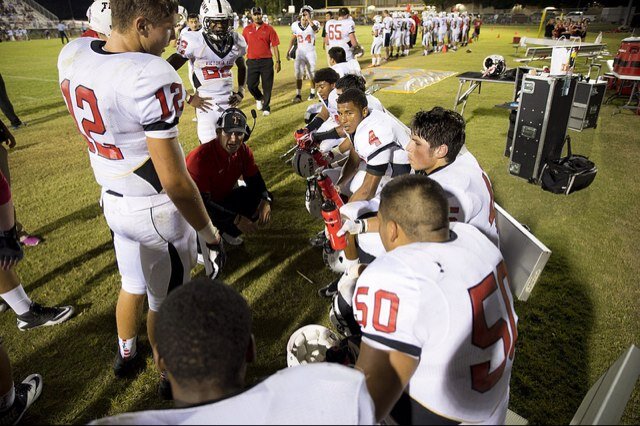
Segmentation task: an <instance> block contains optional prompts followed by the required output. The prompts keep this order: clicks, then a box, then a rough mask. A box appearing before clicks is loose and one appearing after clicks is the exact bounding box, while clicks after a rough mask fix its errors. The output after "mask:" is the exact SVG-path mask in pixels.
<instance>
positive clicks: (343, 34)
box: [325, 18, 356, 60]
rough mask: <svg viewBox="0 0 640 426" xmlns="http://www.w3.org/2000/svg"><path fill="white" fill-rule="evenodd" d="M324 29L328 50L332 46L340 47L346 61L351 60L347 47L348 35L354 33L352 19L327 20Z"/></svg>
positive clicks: (351, 55) (351, 54) (349, 49)
mask: <svg viewBox="0 0 640 426" xmlns="http://www.w3.org/2000/svg"><path fill="white" fill-rule="evenodd" d="M325 28H326V30H327V40H328V44H329V49H330V48H332V47H334V46H337V47H342V48H343V49H344V51H345V53H346V54H347V60H350V59H353V53H352V51H351V47H350V46H349V34H353V33H355V32H356V26H355V23H354V22H353V19H351V18H349V19H329V20H328V21H327V23H326V26H325Z"/></svg>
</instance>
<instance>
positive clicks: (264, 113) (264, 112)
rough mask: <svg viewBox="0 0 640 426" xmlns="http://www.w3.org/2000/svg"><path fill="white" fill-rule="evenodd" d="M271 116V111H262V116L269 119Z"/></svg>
mask: <svg viewBox="0 0 640 426" xmlns="http://www.w3.org/2000/svg"><path fill="white" fill-rule="evenodd" d="M269 114H271V112H269V111H262V115H263V116H264V117H268V116H269Z"/></svg>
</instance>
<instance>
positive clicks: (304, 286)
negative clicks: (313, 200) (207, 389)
mask: <svg viewBox="0 0 640 426" xmlns="http://www.w3.org/2000/svg"><path fill="white" fill-rule="evenodd" d="M277 30H278V33H279V34H280V37H281V42H282V44H283V45H284V46H281V48H280V53H281V55H282V58H283V61H282V67H283V71H282V72H281V73H280V74H277V75H276V83H275V90H274V98H273V101H272V114H271V116H270V117H268V118H263V117H262V116H261V115H260V116H259V117H258V124H257V126H256V129H255V132H254V134H253V135H252V137H251V140H250V142H249V145H250V146H251V147H252V149H253V150H254V152H255V155H256V160H257V162H258V164H259V165H260V166H261V169H262V174H263V176H264V177H265V179H266V181H267V185H268V186H269V187H270V189H271V190H272V191H273V192H274V194H275V206H274V214H273V223H272V224H271V226H270V228H269V229H267V230H264V231H261V232H259V233H258V234H257V235H255V236H252V237H249V238H247V241H246V243H245V246H244V247H243V248H240V249H232V250H230V253H229V257H230V261H229V264H228V266H227V268H226V269H225V271H224V276H223V279H224V280H225V281H227V282H228V283H229V284H231V285H233V286H234V287H235V288H237V289H238V290H240V291H242V294H243V295H244V296H245V297H246V298H247V299H248V300H249V302H250V304H251V306H252V307H253V309H254V324H255V326H254V333H255V335H256V338H257V343H258V362H257V363H256V364H254V365H253V366H252V367H251V368H250V370H249V379H250V380H254V379H256V378H259V377H263V376H265V375H267V374H270V373H272V372H274V371H275V370H277V369H280V368H283V367H285V366H286V358H285V345H286V341H287V339H288V338H289V336H290V334H291V333H292V332H293V331H294V330H296V329H297V328H299V327H300V326H302V325H306V324H309V323H322V324H325V325H328V310H329V304H328V302H327V300H325V299H320V298H319V297H318V296H317V295H316V290H317V289H318V288H319V287H320V286H321V285H324V284H325V283H326V282H328V281H329V280H330V279H331V278H332V274H331V273H330V272H329V271H327V270H326V268H325V267H324V266H323V264H322V259H321V256H320V252H319V251H317V250H316V249H312V248H311V247H310V246H309V245H308V244H307V239H308V238H309V237H310V236H312V235H313V234H314V233H316V232H317V231H318V230H319V229H320V228H321V224H320V222H318V221H315V220H314V219H312V218H311V217H310V216H309V215H308V214H307V212H306V210H305V209H304V189H305V186H304V183H303V181H302V179H301V178H299V177H298V176H296V175H294V173H293V171H292V170H291V169H290V168H289V167H287V166H286V165H284V163H283V162H282V161H281V160H279V158H278V157H279V156H280V154H282V153H284V152H285V151H286V150H287V149H288V148H289V147H290V146H291V145H292V143H293V138H292V134H293V131H294V130H295V129H296V128H298V127H301V124H302V123H303V114H304V110H305V108H306V106H307V105H309V103H308V102H304V103H302V104H297V105H292V104H291V102H290V101H291V99H292V98H293V96H294V89H295V82H294V79H293V63H292V62H287V61H286V60H285V59H284V56H285V51H286V46H287V45H288V41H289V30H288V27H277ZM516 31H517V32H518V33H519V35H529V36H533V35H535V33H536V32H537V28H536V29H535V30H534V28H533V27H524V26H523V27H515V26H511V27H498V26H496V27H491V26H483V27H482V34H481V40H480V42H479V43H474V44H472V45H470V46H469V49H470V50H471V53H466V52H465V49H464V48H463V49H461V50H460V51H458V52H455V53H453V52H450V53H447V54H438V55H430V56H428V57H423V56H420V49H418V48H415V49H414V50H413V51H412V54H411V56H410V57H408V58H402V59H400V60H397V61H394V62H392V63H391V64H390V65H391V66H394V67H406V68H425V69H429V70H444V71H456V72H465V71H476V70H480V68H481V64H482V60H483V59H484V58H485V57H486V56H488V55H490V54H493V53H498V54H502V55H503V56H504V57H505V58H506V60H507V65H508V66H509V67H513V66H515V65H516V63H515V62H513V58H514V56H513V55H514V52H513V51H514V49H513V48H512V47H511V43H510V42H511V38H512V36H513V35H514V32H516ZM498 35H499V36H500V37H498ZM594 36H595V35H594V34H591V35H590V36H589V38H588V40H589V41H590V40H592V39H593V37H594ZM625 36H626V35H622V34H605V38H604V41H606V42H607V43H608V44H609V50H610V51H611V52H615V51H616V50H617V47H618V45H619V42H620V40H621V39H622V38H624V37H625ZM358 37H359V38H360V40H361V42H362V43H363V44H364V46H365V50H366V51H367V54H366V55H365V56H364V58H363V59H362V62H361V63H362V65H363V66H367V65H368V64H369V63H370V55H369V53H368V48H369V46H370V40H371V36H370V34H369V28H368V27H358ZM60 48H61V45H60V41H59V40H57V39H52V40H49V41H46V40H35V41H30V42H20V43H0V73H2V75H3V78H4V80H5V83H6V85H7V90H8V92H9V95H10V98H11V99H12V102H13V104H14V106H15V108H16V112H17V113H18V115H19V116H20V117H21V119H22V120H24V121H26V122H28V123H29V126H28V127H27V128H24V129H21V130H19V131H17V132H16V133H15V136H16V140H17V143H18V145H17V146H16V147H15V148H14V149H13V150H11V152H10V154H9V156H10V165H11V172H12V183H13V188H12V189H13V194H14V202H15V204H16V208H17V215H18V218H19V220H20V221H21V222H22V223H23V224H24V225H25V227H26V228H27V229H28V230H29V231H30V232H31V233H36V234H40V235H43V236H44V237H45V238H46V241H45V242H44V243H43V244H41V245H39V246H37V247H35V248H27V249H26V250H25V254H26V256H25V260H24V261H23V262H22V263H21V264H20V265H19V267H18V273H19V275H20V277H21V278H22V282H23V284H24V287H25V289H26V290H27V292H28V293H29V294H30V295H31V296H32V298H33V299H34V300H36V301H38V302H41V303H44V304H49V305H51V304H72V305H74V306H75V307H76V316H75V318H73V319H72V320H70V321H69V322H68V323H66V324H64V325H61V326H56V327H51V328H47V329H43V330H34V331H31V332H27V333H23V332H20V331H18V329H17V327H16V324H15V317H14V315H13V313H12V312H5V313H2V314H0V329H1V330H2V332H1V335H2V337H3V338H4V342H5V345H6V347H7V349H8V351H9V353H10V357H11V360H12V364H13V368H14V378H15V379H16V380H22V378H23V377H24V376H26V375H27V374H30V373H32V372H38V373H40V374H42V375H43V377H44V392H43V394H42V396H41V397H40V399H39V400H38V401H37V402H36V404H34V406H33V407H32V408H31V409H30V410H29V412H28V414H27V416H26V417H25V422H26V423H35V424H40V423H86V422H88V421H90V420H92V419H94V418H96V417H101V416H104V415H111V414H116V413H121V412H125V411H130V410H141V409H145V408H159V407H166V406H168V404H165V403H163V402H161V401H159V399H158V398H157V397H156V394H155V391H156V385H157V381H158V374H157V373H156V371H155V370H154V368H153V365H152V361H151V357H149V358H148V361H147V368H146V370H145V371H144V372H143V373H142V374H140V375H139V376H138V377H137V378H136V379H133V380H116V379H115V378H114V376H113V373H112V370H111V363H112V361H113V356H114V352H115V350H116V345H115V343H116V340H115V338H116V336H115V318H114V310H115V302H116V295H117V293H118V290H119V287H120V284H119V276H118V273H117V267H116V265H115V258H114V253H113V249H112V245H111V240H110V237H109V231H108V228H107V226H106V223H105V221H104V219H103V216H102V213H101V210H100V207H99V206H98V198H99V187H98V185H97V184H96V183H95V180H94V178H93V173H92V171H91V168H90V165H89V161H88V158H87V154H86V144H85V142H84V140H83V139H82V138H81V137H80V136H79V134H78V132H77V130H76V128H75V126H74V124H73V122H72V120H71V118H70V117H69V114H68V112H67V111H66V108H65V106H64V102H63V100H62V96H61V94H60V91H59V88H58V84H57V68H56V61H57V55H58V53H59V51H60ZM171 51H172V49H167V52H166V55H167V56H168V54H169V53H171ZM325 64H326V62H325V55H324V52H323V51H322V50H321V49H320V47H318V68H321V67H323V66H325ZM579 65H580V66H582V67H584V61H582V60H581V61H579ZM180 74H181V76H182V78H183V80H185V82H186V81H187V79H186V66H185V67H184V68H183V69H182V70H181V71H180ZM457 86H458V80H457V79H456V78H455V77H451V78H448V79H446V80H444V81H442V82H440V83H437V84H434V85H432V86H430V87H428V88H426V89H424V90H422V91H419V92H418V93H417V94H415V95H403V94H388V93H384V92H378V93H377V94H376V96H378V97H379V99H380V100H381V101H382V102H383V104H384V105H385V107H387V108H388V109H389V110H391V111H392V112H393V113H394V114H395V115H396V116H397V117H399V118H400V119H401V120H402V121H403V122H405V123H408V122H409V121H410V119H411V117H412V115H413V114H414V113H415V112H416V111H417V110H419V109H421V108H422V109H429V108H431V107H433V106H436V105H439V106H443V107H446V108H451V107H452V106H453V102H454V97H455V93H456V90H457ZM512 90H513V87H512V86H511V85H496V84H494V85H486V87H483V90H482V94H481V95H478V94H477V92H476V93H474V94H473V95H471V97H470V99H469V102H468V104H467V108H466V111H465V118H466V119H467V122H468V125H467V146H468V148H469V149H470V150H471V151H472V152H473V153H474V155H475V156H476V157H477V158H478V160H479V161H480V163H481V164H482V166H483V168H484V169H485V171H486V172H487V173H488V174H489V176H490V177H491V179H492V182H493V186H494V190H495V196H496V201H497V202H498V203H499V204H500V205H502V206H503V207H504V208H505V209H507V211H509V212H510V213H511V214H512V215H513V216H514V217H515V218H517V219H518V220H519V221H520V222H522V223H525V224H527V225H528V226H529V227H530V228H531V229H532V231H533V232H534V233H535V234H536V236H537V237H538V238H539V239H540V240H542V241H543V242H544V243H545V244H546V245H547V246H549V248H551V250H552V251H553V254H552V256H551V259H550V261H549V263H548V265H547V268H546V270H545V272H544V273H543V275H542V276H541V278H540V281H539V283H538V285H537V286H536V288H535V289H534V291H533V294H532V296H531V297H530V299H529V301H528V302H526V303H518V304H517V305H516V311H517V313H518V316H519V318H520V323H519V340H518V342H517V351H516V360H515V363H514V370H513V375H512V380H511V402H510V408H511V409H512V410H514V411H516V412H517V413H519V414H520V415H522V416H524V417H526V418H528V419H529V420H530V421H531V422H533V423H554V424H556V423H568V422H569V421H570V420H571V418H572V416H573V413H574V412H575V410H576V409H577V408H578V405H579V404H580V402H581V400H582V398H583V397H584V395H585V393H586V392H587V390H588V389H589V388H590V387H591V385H592V384H593V383H594V382H595V381H596V380H597V378H598V377H599V376H600V375H601V374H602V373H603V372H604V371H605V369H606V368H607V367H608V366H609V365H610V364H611V363H612V362H613V361H614V360H615V359H617V358H618V356H619V355H620V354H621V353H622V351H624V350H625V349H626V348H627V347H628V346H629V345H630V344H632V343H635V344H636V345H640V310H639V309H638V300H640V285H639V282H638V277H639V276H640V262H638V257H637V256H638V253H639V252H640V251H639V250H638V248H637V247H638V240H639V239H640V227H639V225H638V218H637V214H638V212H640V187H639V186H638V183H637V181H636V179H637V178H636V176H637V171H638V170H639V169H640V155H639V144H640V134H639V133H640V132H639V130H640V117H637V116H635V115H632V114H631V113H630V112H629V111H626V112H624V113H622V114H617V115H615V116H612V113H613V112H614V111H615V107H614V106H611V105H606V106H605V107H604V108H603V110H602V113H601V117H600V121H599V126H598V128H597V129H596V130H589V131H585V132H583V133H576V132H571V133H570V134H571V137H572V140H573V142H574V144H573V145H574V151H575V152H576V153H578V154H583V155H586V156H588V157H590V158H591V159H592V160H593V161H594V162H595V163H596V164H597V166H598V168H599V171H598V176H597V178H596V180H595V182H594V183H593V185H592V186H591V187H589V188H588V189H587V190H585V191H582V192H578V193H576V194H572V195H571V196H569V197H564V196H559V195H553V194H550V193H546V192H543V191H542V190H541V189H540V188H537V187H535V186H533V185H529V184H527V183H526V182H525V181H524V180H521V179H518V178H515V177H512V176H510V175H509V173H508V171H507V165H508V160H507V159H506V158H505V157H504V156H503V152H504V147H505V140H506V133H507V127H508V112H507V111H506V110H504V109H497V108H494V105H496V104H501V103H503V102H506V101H509V100H511V96H512ZM307 95H308V84H307V83H306V82H305V84H304V86H303V99H305V98H306V96H307ZM242 107H243V109H244V110H245V111H246V112H248V111H249V110H250V109H251V108H252V107H254V104H253V103H252V102H251V96H250V95H249V93H248V91H247V99H245V101H244V102H243V104H242ZM193 116H194V112H193V109H192V108H190V107H188V108H187V109H186V111H185V114H184V115H183V118H182V120H181V122H180V141H181V143H182V145H183V147H184V150H185V152H188V151H190V150H191V149H193V148H194V147H195V146H196V145H197V144H198V142H197V138H196V132H195V123H193V122H192V121H191V119H192V118H193ZM4 120H5V118H4V116H3V121H4ZM634 211H635V212H636V213H633V212H634ZM297 271H300V272H302V273H303V274H304V275H306V276H308V277H311V278H312V279H313V280H314V281H315V283H316V285H311V284H309V283H308V282H307V281H305V280H304V279H302V278H301V277H300V275H299V274H298V273H297ZM196 272H197V273H200V272H201V268H198V269H196ZM139 346H140V347H141V348H142V352H143V356H144V355H149V353H150V350H149V348H148V343H147V341H146V338H144V337H143V338H142V342H141V344H140V345H139ZM220 350H225V349H224V348H220ZM294 391H296V390H294ZM623 422H624V423H627V424H637V423H640V392H639V389H638V387H636V391H635V392H634V394H633V395H632V399H631V401H630V402H629V405H628V407H627V410H626V412H625V415H624V417H623Z"/></svg>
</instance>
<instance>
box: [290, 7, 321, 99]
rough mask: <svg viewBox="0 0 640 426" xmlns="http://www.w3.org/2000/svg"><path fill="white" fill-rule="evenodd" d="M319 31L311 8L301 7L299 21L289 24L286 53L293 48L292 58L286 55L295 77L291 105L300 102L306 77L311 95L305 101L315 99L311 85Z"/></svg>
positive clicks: (313, 88) (318, 25) (314, 90)
mask: <svg viewBox="0 0 640 426" xmlns="http://www.w3.org/2000/svg"><path fill="white" fill-rule="evenodd" d="M319 30H320V22H318V21H316V20H314V19H313V8H312V7H311V6H302V8H301V9H300V19H299V21H298V22H294V23H293V24H291V32H292V33H293V36H291V42H290V43H289V49H288V50H287V52H291V51H292V49H293V46H294V43H295V45H296V48H295V50H294V52H295V53H294V57H293V58H292V57H291V54H289V53H288V54H287V59H293V60H294V62H293V67H294V73H295V77H296V97H295V98H293V103H298V102H302V96H301V93H300V92H301V90H302V80H303V79H304V78H305V76H307V77H308V78H309V81H310V83H311V93H309V98H308V99H307V100H309V101H312V100H314V99H315V98H316V89H315V85H314V83H313V73H314V72H315V71H316V60H317V54H316V33H317V32H318V31H319Z"/></svg>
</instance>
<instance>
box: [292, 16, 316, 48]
mask: <svg viewBox="0 0 640 426" xmlns="http://www.w3.org/2000/svg"><path fill="white" fill-rule="evenodd" d="M313 25H315V27H316V28H320V22H318V21H313ZM291 32H292V33H293V35H294V36H296V40H297V41H298V50H304V51H313V52H315V51H316V47H315V46H316V32H315V31H314V30H313V27H312V26H311V25H307V26H306V27H303V26H302V24H301V23H300V21H297V22H294V23H293V24H291Z"/></svg>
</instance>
